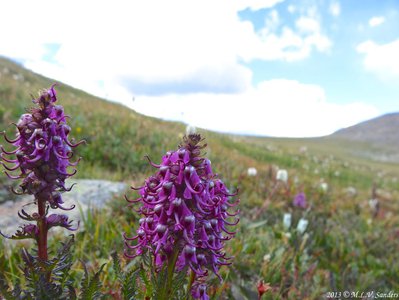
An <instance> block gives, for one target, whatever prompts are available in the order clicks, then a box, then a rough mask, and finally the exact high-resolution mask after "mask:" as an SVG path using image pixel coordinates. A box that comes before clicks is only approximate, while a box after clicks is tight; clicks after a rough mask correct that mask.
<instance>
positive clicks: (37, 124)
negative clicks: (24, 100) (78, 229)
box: [0, 85, 83, 261]
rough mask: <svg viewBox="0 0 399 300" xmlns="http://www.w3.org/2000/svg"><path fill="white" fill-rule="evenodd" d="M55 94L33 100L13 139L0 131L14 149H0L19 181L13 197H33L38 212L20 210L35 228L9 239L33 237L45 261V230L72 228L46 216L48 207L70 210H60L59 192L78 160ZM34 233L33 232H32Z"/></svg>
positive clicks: (64, 221) (65, 221) (60, 218)
mask: <svg viewBox="0 0 399 300" xmlns="http://www.w3.org/2000/svg"><path fill="white" fill-rule="evenodd" d="M56 101H57V93H56V91H55V88H54V85H53V86H52V87H51V88H50V89H48V90H44V91H42V92H41V93H40V95H39V97H38V98H37V99H33V103H34V104H35V106H34V107H33V108H31V109H30V110H28V112H27V113H26V114H23V115H22V116H21V117H20V119H19V121H18V122H17V124H14V125H15V126H16V129H17V133H16V137H15V139H9V138H8V137H7V136H6V134H5V133H4V132H3V133H2V134H3V135H4V138H5V140H6V141H7V142H8V143H9V144H11V145H12V146H14V147H15V149H14V150H11V151H7V150H6V149H4V147H3V146H0V157H1V161H0V163H1V164H2V165H3V167H4V168H5V169H6V170H7V171H9V172H17V171H19V172H18V173H17V174H12V173H8V172H7V171H5V173H6V175H7V176H8V177H9V178H11V179H21V180H22V182H21V183H20V185H19V190H18V191H14V192H15V193H16V194H29V195H34V197H35V203H36V204H37V206H38V212H37V213H33V214H32V215H29V214H28V213H26V212H25V211H24V210H22V211H21V212H19V214H18V215H19V216H20V217H21V218H22V219H23V220H25V221H36V224H37V225H27V226H25V227H23V228H22V229H21V230H18V231H17V233H16V234H15V235H14V236H12V238H13V237H17V238H34V239H36V240H37V243H38V248H39V257H40V258H41V259H42V260H44V261H45V260H47V231H48V229H49V228H51V227H54V226H61V227H64V228H66V229H68V230H75V228H72V226H71V221H69V220H68V218H67V217H66V216H64V215H50V216H49V217H46V216H47V213H48V209H49V207H51V208H53V209H56V208H60V209H63V210H70V209H73V208H74V206H73V205H72V206H71V207H64V206H63V203H64V201H63V200H62V196H61V193H63V192H66V191H70V189H71V187H70V188H67V187H66V186H65V180H66V179H67V178H68V177H71V176H73V175H74V174H75V173H76V169H73V170H72V171H70V170H69V167H72V168H73V167H75V166H76V165H77V163H78V162H79V160H77V161H74V162H73V161H71V158H72V157H73V152H72V148H74V147H76V146H78V145H79V144H81V143H82V142H83V141H81V142H79V143H76V144H74V143H73V142H71V141H70V140H69V138H68V135H69V133H70V132H71V128H70V127H69V126H68V125H67V123H66V117H67V116H66V115H65V113H64V108H63V107H62V106H60V105H56V104H55V103H56ZM29 226H30V227H29ZM36 231H37V232H36Z"/></svg>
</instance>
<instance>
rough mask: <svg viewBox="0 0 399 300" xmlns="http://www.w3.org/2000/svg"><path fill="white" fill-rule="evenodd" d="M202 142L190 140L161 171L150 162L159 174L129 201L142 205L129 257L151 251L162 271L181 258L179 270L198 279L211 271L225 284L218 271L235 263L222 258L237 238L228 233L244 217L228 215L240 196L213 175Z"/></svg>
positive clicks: (128, 244)
mask: <svg viewBox="0 0 399 300" xmlns="http://www.w3.org/2000/svg"><path fill="white" fill-rule="evenodd" d="M201 141H202V139H201V136H200V135H199V134H190V135H189V136H188V137H185V138H184V144H183V145H181V146H179V148H178V150H176V151H171V152H167V153H166V155H164V156H163V158H162V162H161V164H160V165H157V164H154V163H152V162H151V161H150V163H151V165H152V166H154V167H155V168H157V169H158V171H157V172H156V173H155V175H153V176H151V177H149V178H148V179H147V180H146V181H145V183H144V186H142V187H140V188H138V189H137V190H138V191H139V194H140V197H138V198H137V199H135V200H129V199H127V200H128V201H129V202H131V203H138V202H139V203H141V204H142V206H141V207H140V209H139V210H138V212H139V213H140V214H141V215H142V218H141V219H140V221H139V228H138V229H137V234H136V235H135V236H133V237H128V236H126V235H125V234H124V238H125V245H126V248H125V256H126V257H128V258H134V257H136V256H139V255H141V254H143V253H144V252H145V251H146V250H149V251H150V252H151V253H152V254H153V255H154V262H155V265H156V266H157V267H158V268H160V267H161V266H163V265H164V264H165V263H166V264H170V263H171V262H172V263H173V257H175V255H177V259H175V260H174V263H175V266H176V268H175V270H177V271H182V270H183V269H184V268H185V267H189V268H190V269H191V270H192V272H194V273H195V277H196V278H201V277H204V276H206V275H207V274H208V270H211V271H213V272H214V273H215V274H216V276H218V277H219V279H220V280H221V277H220V275H219V268H220V267H221V266H223V265H229V264H231V257H227V256H226V254H225V253H224V252H223V247H224V243H225V241H227V240H229V239H231V238H232V237H233V236H234V234H235V232H234V231H232V230H230V229H228V227H229V226H235V225H237V223H238V222H239V219H238V217H236V216H237V215H238V213H239V211H238V210H237V211H235V212H233V213H230V212H229V211H228V209H229V207H234V206H236V205H237V204H238V202H239V200H237V201H235V202H234V203H231V202H230V201H229V200H230V198H232V197H234V196H236V194H229V191H228V190H227V188H226V186H225V185H224V183H223V182H222V181H221V180H220V179H219V178H218V177H217V175H216V174H214V173H213V171H212V168H211V162H210V160H209V159H207V158H205V157H202V155H201V149H203V148H204V147H206V145H200V142H201ZM230 218H234V220H229V219H230ZM133 241H136V243H132V242H133ZM201 295H202V294H201ZM201 299H207V298H206V297H205V296H201Z"/></svg>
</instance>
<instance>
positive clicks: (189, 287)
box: [186, 270, 196, 300]
mask: <svg viewBox="0 0 399 300" xmlns="http://www.w3.org/2000/svg"><path fill="white" fill-rule="evenodd" d="M195 275H196V274H195V272H194V271H193V270H191V274H190V279H189V281H188V285H187V292H186V293H187V297H186V300H189V299H190V291H191V287H192V286H193V283H194V280H195Z"/></svg>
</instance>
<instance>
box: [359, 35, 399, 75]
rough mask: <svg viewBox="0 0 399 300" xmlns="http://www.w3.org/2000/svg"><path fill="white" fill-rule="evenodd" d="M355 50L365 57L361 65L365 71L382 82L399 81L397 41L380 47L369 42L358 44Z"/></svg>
mask: <svg viewBox="0 0 399 300" xmlns="http://www.w3.org/2000/svg"><path fill="white" fill-rule="evenodd" d="M356 49H357V51H358V52H359V53H362V54H364V55H365V56H364V60H363V64H364V67H365V68H366V70H368V71H371V72H374V73H376V74H377V75H378V76H379V77H380V78H382V79H384V80H395V81H397V80H398V79H399V60H398V59H397V57H398V53H399V39H397V40H395V41H393V42H390V43H387V44H381V45H379V44H376V43H375V42H373V41H370V40H369V41H366V42H363V43H361V44H359V45H358V46H357V48H356Z"/></svg>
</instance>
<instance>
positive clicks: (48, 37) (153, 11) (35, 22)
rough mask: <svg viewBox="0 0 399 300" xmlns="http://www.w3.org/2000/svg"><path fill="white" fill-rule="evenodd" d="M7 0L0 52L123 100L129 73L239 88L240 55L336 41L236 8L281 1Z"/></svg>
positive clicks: (284, 55)
mask: <svg viewBox="0 0 399 300" xmlns="http://www.w3.org/2000/svg"><path fill="white" fill-rule="evenodd" d="M3 2H4V4H2V8H4V9H3V10H2V11H3V14H2V18H0V28H7V30H3V32H2V38H1V39H0V54H2V55H6V56H11V57H18V58H24V59H25V61H26V66H28V67H30V68H32V69H34V70H35V71H38V72H43V73H44V75H46V76H49V77H53V78H55V79H57V80H64V81H66V82H67V83H70V84H72V85H75V86H76V87H78V88H82V89H85V90H88V91H89V92H92V93H95V94H96V95H99V96H103V97H104V96H105V95H108V96H109V97H110V98H111V99H120V98H119V97H121V94H120V93H119V92H116V90H115V91H114V90H112V88H113V87H115V86H117V85H118V81H119V84H122V81H123V82H126V81H127V80H130V81H132V82H136V83H143V86H147V87H148V86H150V85H157V84H164V83H165V82H166V83H167V84H169V85H173V84H175V83H182V84H187V85H190V84H195V83H197V82H198V81H200V82H201V84H202V86H203V87H205V90H210V89H212V88H214V89H215V91H218V90H219V91H221V92H223V91H226V90H229V89H230V90H231V92H237V91H240V90H245V89H248V88H249V87H250V85H251V76H252V75H251V71H250V70H249V69H247V68H245V67H243V66H242V65H240V63H239V60H240V59H243V60H245V61H247V62H249V61H252V60H254V59H261V60H286V61H293V60H300V59H304V58H306V57H308V56H309V55H310V54H311V52H312V51H314V50H315V51H320V52H326V51H328V49H329V47H330V46H331V41H330V40H329V39H328V37H326V36H325V35H323V34H322V33H321V30H320V29H319V30H313V31H312V32H300V31H299V32H296V30H297V28H289V27H283V28H280V26H281V20H280V18H279V15H278V13H277V11H275V10H272V11H271V13H270V16H269V18H268V20H267V21H266V27H265V28H264V29H263V30H261V31H260V32H255V30H254V27H253V25H252V23H250V22H248V21H242V20H240V19H239V17H238V15H237V13H238V10H239V9H244V8H250V9H253V10H256V9H259V8H265V7H267V8H272V7H273V6H275V5H277V4H278V3H280V2H282V0H267V1H260V0H253V1H243V0H241V1H240V0H236V1H233V2H232V1H231V0H221V1H217V2H215V1H211V0H204V1H186V0H185V1H183V0H171V1H167V2H166V1H157V0H152V1H151V0H149V1H137V2H133V1H132V2H129V1H123V0H115V1H113V2H112V3H111V2H108V1H107V2H105V1H89V0H88V1H84V2H81V1H77V0H71V1H65V2H57V4H54V2H53V1H50V0H42V1H35V2H34V3H33V2H32V1H21V0H15V1H7V2H5V1H3ZM21 6H23V7H24V9H23V10H21V9H20V7H21ZM50 7H51V13H45V14H44V13H43V12H44V11H48V8H50ZM93 7H95V8H96V9H95V10H93ZM177 7H178V9H176V8H177ZM77 8H79V9H77ZM60 12H62V13H60ZM309 13H311V12H309ZM15 15H18V20H17V21H16V20H15ZM10 24H11V25H10ZM10 26H12V27H10ZM312 26H317V23H313V25H312ZM10 28H11V29H10ZM49 43H57V44H60V47H59V49H58V52H57V53H55V55H54V57H53V59H54V61H55V64H53V65H51V66H50V65H48V64H46V63H45V62H43V57H44V55H45V54H46V52H47V50H46V47H45V45H46V44H49ZM233 73H234V74H233ZM222 79H223V80H222ZM190 80H191V82H190ZM98 82H104V83H105V84H97V83H98ZM110 82H111V83H110ZM104 86H108V88H109V89H111V90H105V87H104ZM125 88H126V89H129V90H132V89H131V87H129V86H126V87H125ZM118 90H120V88H119V89H118ZM133 92H134V90H133ZM129 99H130V97H129Z"/></svg>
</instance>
